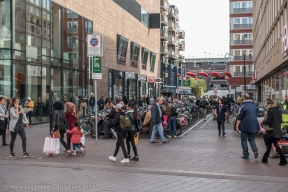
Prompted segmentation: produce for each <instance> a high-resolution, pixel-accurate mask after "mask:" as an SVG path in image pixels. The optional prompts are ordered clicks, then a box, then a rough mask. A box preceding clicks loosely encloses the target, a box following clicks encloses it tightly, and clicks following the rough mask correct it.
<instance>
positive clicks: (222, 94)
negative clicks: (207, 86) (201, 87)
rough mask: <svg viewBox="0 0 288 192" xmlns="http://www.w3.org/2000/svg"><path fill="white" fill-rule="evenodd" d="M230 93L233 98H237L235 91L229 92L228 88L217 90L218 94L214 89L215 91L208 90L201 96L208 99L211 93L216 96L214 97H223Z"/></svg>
mask: <svg viewBox="0 0 288 192" xmlns="http://www.w3.org/2000/svg"><path fill="white" fill-rule="evenodd" d="M228 94H229V95H230V97H231V98H232V99H235V98H234V97H235V91H230V93H229V91H228V90H217V93H216V94H215V92H214V90H213V91H208V92H207V93H204V94H203V95H202V96H201V98H202V97H205V98H206V99H208V98H209V97H210V96H211V95H212V96H214V97H221V98H222V97H223V96H225V97H227V95H228Z"/></svg>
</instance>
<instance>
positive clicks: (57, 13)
mask: <svg viewBox="0 0 288 192" xmlns="http://www.w3.org/2000/svg"><path fill="white" fill-rule="evenodd" d="M62 19H63V18H62V8H61V7H60V6H59V5H57V4H55V3H52V22H53V25H51V26H49V28H52V34H53V39H52V50H51V56H52V57H56V58H61V47H62V46H61V37H62V35H63V34H62V33H61V31H62ZM47 27H48V26H47ZM66 37H67V36H66Z"/></svg>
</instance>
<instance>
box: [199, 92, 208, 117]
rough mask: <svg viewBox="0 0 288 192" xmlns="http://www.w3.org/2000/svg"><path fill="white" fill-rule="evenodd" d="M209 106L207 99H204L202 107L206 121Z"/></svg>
mask: <svg viewBox="0 0 288 192" xmlns="http://www.w3.org/2000/svg"><path fill="white" fill-rule="evenodd" d="M207 106H208V102H207V101H206V100H205V97H202V101H201V102H200V107H201V108H202V110H203V118H204V120H205V121H206V114H207Z"/></svg>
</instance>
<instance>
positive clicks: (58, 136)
mask: <svg viewBox="0 0 288 192" xmlns="http://www.w3.org/2000/svg"><path fill="white" fill-rule="evenodd" d="M57 116H58V118H57V119H58V126H57V127H58V128H57V129H56V130H55V131H53V133H54V137H55V138H61V135H60V131H59V128H60V126H59V113H58V111H57ZM55 126H56V125H55ZM55 126H54V129H55Z"/></svg>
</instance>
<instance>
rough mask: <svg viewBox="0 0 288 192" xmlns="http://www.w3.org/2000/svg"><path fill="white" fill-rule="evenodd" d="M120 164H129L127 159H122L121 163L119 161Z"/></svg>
mask: <svg viewBox="0 0 288 192" xmlns="http://www.w3.org/2000/svg"><path fill="white" fill-rule="evenodd" d="M115 161H116V157H115ZM120 162H121V163H129V159H128V158H127V159H126V158H124V159H123V160H122V161H120Z"/></svg>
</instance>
